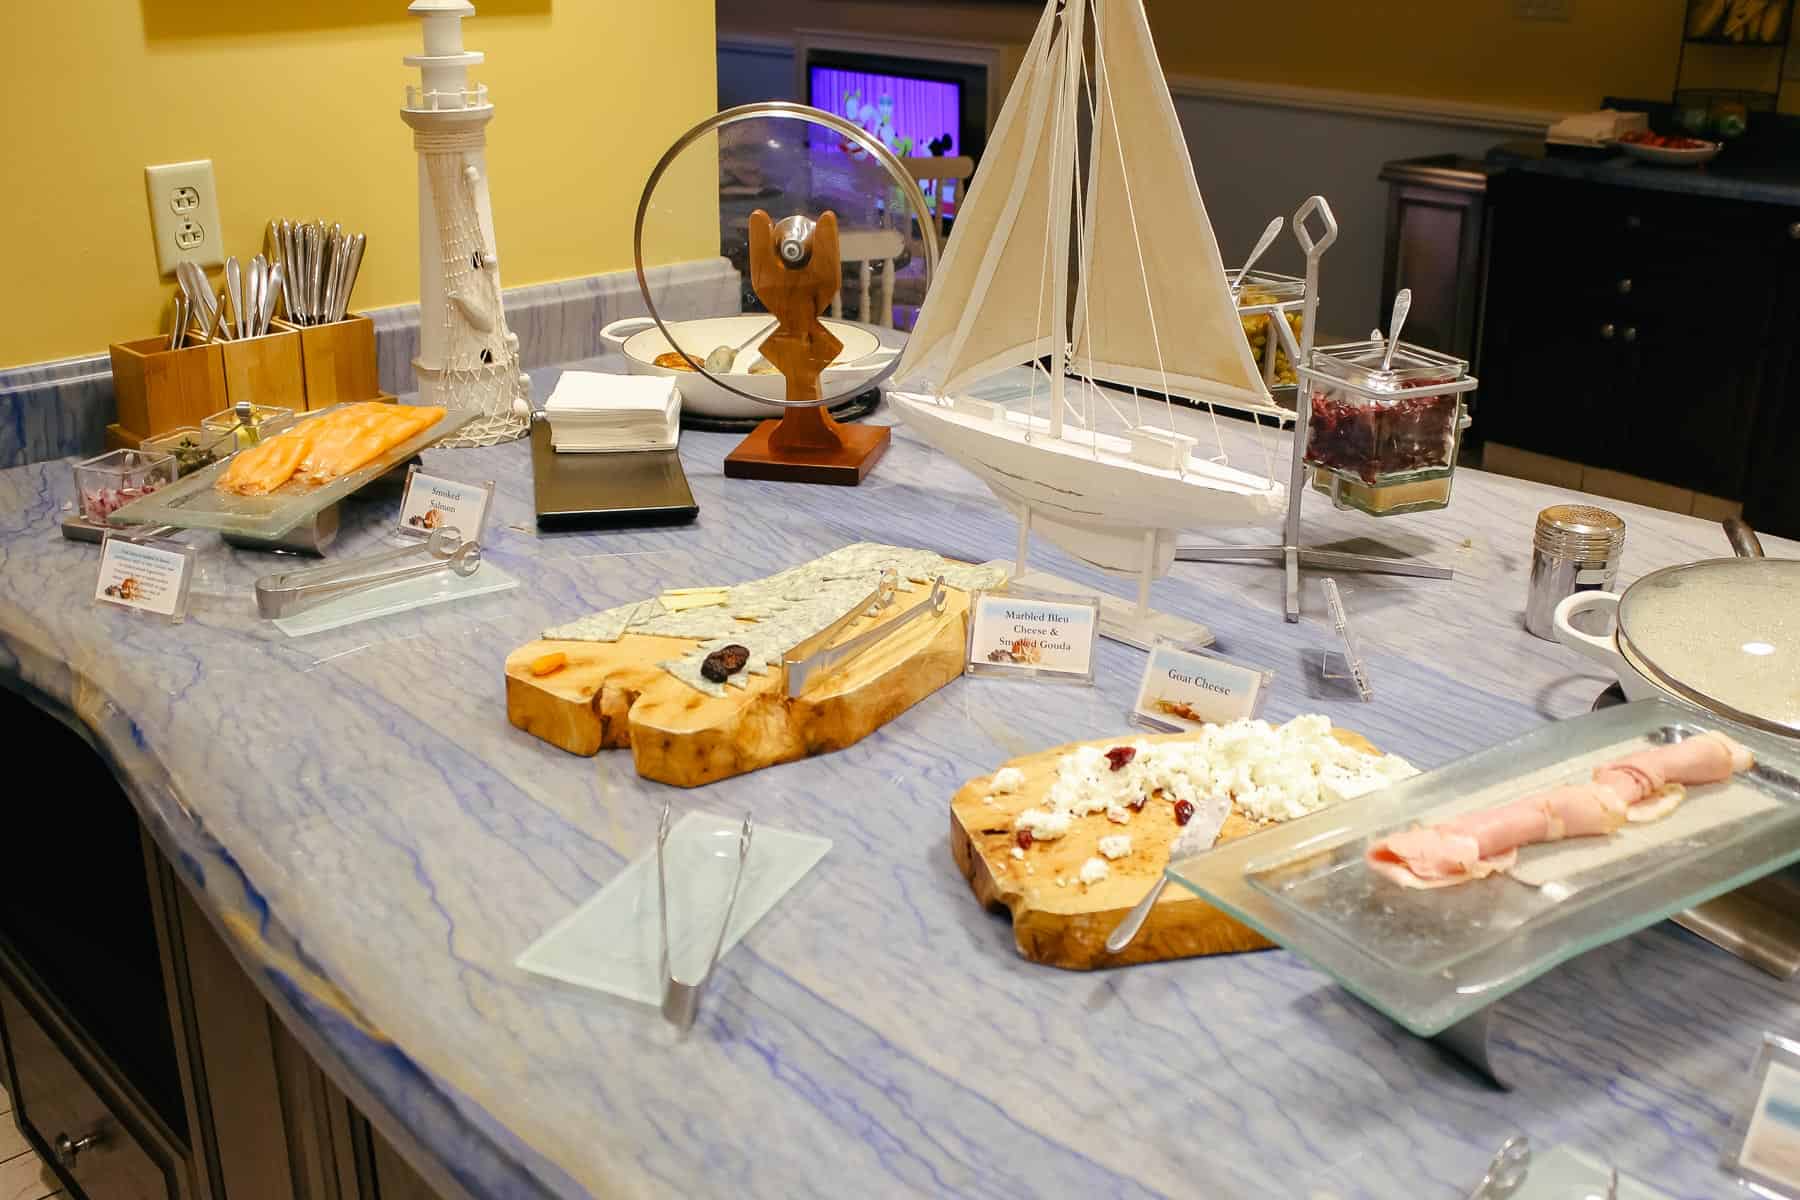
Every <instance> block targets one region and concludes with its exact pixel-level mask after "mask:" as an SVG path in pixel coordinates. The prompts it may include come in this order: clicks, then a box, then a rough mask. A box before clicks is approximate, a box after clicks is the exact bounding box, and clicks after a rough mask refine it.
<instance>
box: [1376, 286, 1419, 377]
mask: <svg viewBox="0 0 1800 1200" xmlns="http://www.w3.org/2000/svg"><path fill="white" fill-rule="evenodd" d="M1411 311H1412V289H1411V288H1401V289H1400V293H1399V294H1398V295H1397V296H1395V297H1394V315H1393V316H1391V317H1389V318H1388V344H1387V353H1386V354H1383V355H1382V356H1381V369H1382V370H1383V371H1386V370H1389V369H1391V368H1392V367H1393V365H1394V347H1396V346H1398V345H1399V344H1400V328H1401V326H1403V325H1405V324H1406V314H1407V313H1409V312H1411Z"/></svg>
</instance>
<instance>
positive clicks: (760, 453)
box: [725, 408, 893, 487]
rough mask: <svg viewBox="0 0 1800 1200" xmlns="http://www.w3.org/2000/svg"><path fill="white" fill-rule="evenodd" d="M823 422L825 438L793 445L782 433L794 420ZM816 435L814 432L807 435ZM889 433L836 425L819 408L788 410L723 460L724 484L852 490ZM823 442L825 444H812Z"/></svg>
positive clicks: (878, 455) (882, 449)
mask: <svg viewBox="0 0 1800 1200" xmlns="http://www.w3.org/2000/svg"><path fill="white" fill-rule="evenodd" d="M813 417H820V418H823V422H822V423H821V424H820V429H823V430H824V431H825V432H826V433H827V434H829V435H830V436H829V437H828V438H825V439H808V440H810V441H812V442H813V444H811V445H808V444H804V443H802V444H794V442H793V440H791V439H790V438H789V437H787V436H785V435H787V434H791V433H792V432H793V430H791V429H787V428H784V427H786V426H789V425H790V424H793V423H796V422H797V421H807V422H809V423H810V420H811V419H812V418H813ZM811 432H816V431H811ZM892 437H893V431H892V430H891V429H889V428H888V427H887V426H885V425H839V424H838V423H837V422H836V421H833V420H832V419H831V417H830V415H829V414H827V413H826V412H825V411H824V410H823V409H817V408H805V409H791V410H789V412H788V414H787V415H786V416H785V417H783V418H782V419H781V420H779V421H764V422H763V423H762V424H761V425H758V426H757V427H756V429H755V430H754V431H753V432H752V433H751V434H750V436H749V437H747V438H745V439H744V440H743V441H742V442H741V443H739V445H738V448H737V449H736V450H733V451H732V452H731V453H730V454H729V455H727V456H726V458H725V475H726V477H727V478H730V479H773V480H776V481H778V482H782V483H827V484H835V485H837V486H839V487H855V486H856V485H857V484H859V483H861V482H862V481H863V477H864V476H866V475H867V474H868V473H869V472H870V471H871V470H873V469H874V466H875V464H876V463H877V462H878V461H880V459H881V456H882V454H883V453H885V452H886V450H887V448H888V442H889V440H891V439H892ZM820 441H824V442H825V444H823V445H821V444H818V443H819V442H820Z"/></svg>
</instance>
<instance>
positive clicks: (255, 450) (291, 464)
mask: <svg viewBox="0 0 1800 1200" xmlns="http://www.w3.org/2000/svg"><path fill="white" fill-rule="evenodd" d="M313 432H314V426H313V422H311V421H306V422H303V423H302V424H299V425H296V426H294V427H293V428H292V429H289V430H286V431H284V432H282V433H278V434H276V435H275V436H274V437H272V438H270V439H269V440H268V441H266V442H263V443H262V444H261V445H258V446H251V447H250V448H249V449H247V450H240V451H238V452H237V454H235V455H234V456H232V459H231V465H230V466H229V467H227V468H225V473H224V474H223V475H221V476H219V481H218V482H217V483H216V484H214V485H213V486H214V487H216V488H217V489H218V490H219V491H221V492H235V493H237V494H238V495H240V496H266V495H268V494H269V493H270V492H272V491H274V490H275V489H276V488H278V487H280V486H281V485H282V484H284V483H286V482H287V481H288V480H289V479H292V478H293V477H294V472H295V471H297V470H299V469H300V462H301V460H302V459H304V458H305V457H306V454H307V451H309V450H311V449H312V443H313Z"/></svg>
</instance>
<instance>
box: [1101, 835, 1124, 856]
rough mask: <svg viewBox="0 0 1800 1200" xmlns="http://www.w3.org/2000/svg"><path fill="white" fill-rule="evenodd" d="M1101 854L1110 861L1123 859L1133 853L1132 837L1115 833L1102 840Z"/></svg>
mask: <svg viewBox="0 0 1800 1200" xmlns="http://www.w3.org/2000/svg"><path fill="white" fill-rule="evenodd" d="M1100 853H1101V854H1103V855H1104V856H1106V857H1107V858H1109V859H1121V858H1124V857H1125V856H1126V855H1127V854H1130V853H1131V835H1130V834H1129V833H1115V834H1113V835H1112V836H1111V837H1103V838H1101V839H1100Z"/></svg>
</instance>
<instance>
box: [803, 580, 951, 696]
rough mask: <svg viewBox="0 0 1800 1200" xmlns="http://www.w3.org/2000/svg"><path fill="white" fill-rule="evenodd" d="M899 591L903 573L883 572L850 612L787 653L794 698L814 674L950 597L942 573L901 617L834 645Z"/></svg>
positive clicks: (938, 607) (932, 610)
mask: <svg viewBox="0 0 1800 1200" xmlns="http://www.w3.org/2000/svg"><path fill="white" fill-rule="evenodd" d="M899 591H900V574H899V572H897V571H895V570H894V569H893V568H892V567H888V568H886V569H885V570H883V571H882V572H881V580H880V582H879V583H877V584H876V585H875V590H874V591H872V592H870V593H869V594H868V595H867V596H864V597H863V598H862V599H861V600H858V601H857V602H856V605H855V607H853V608H851V609H850V611H849V612H847V613H845V614H844V615H843V616H841V617H839V618H838V619H837V620H835V621H833V622H832V623H831V624H830V625H827V626H826V627H825V628H824V629H821V630H820V631H819V632H818V633H815V634H813V635H812V636H811V637H809V638H807V639H806V640H805V641H803V642H801V643H800V644H799V645H798V646H795V647H794V648H793V649H792V650H789V651H788V652H787V657H786V660H785V661H784V663H783V665H784V666H786V667H787V694H788V698H789V699H793V698H795V697H797V696H799V695H800V693H801V692H803V691H805V690H806V684H807V681H808V680H810V679H812V677H813V676H815V675H822V674H824V673H825V672H827V671H829V670H831V669H832V668H833V667H835V666H837V665H838V664H839V663H841V662H844V661H845V660H846V659H850V658H854V657H855V656H856V655H858V654H861V653H862V652H863V651H864V650H867V649H868V648H869V647H870V646H873V645H874V644H875V643H877V642H880V641H884V640H885V639H887V638H888V637H890V636H892V635H893V633H894V632H895V631H896V630H899V629H901V628H902V627H904V626H905V625H906V624H908V623H909V622H911V621H913V620H915V619H916V618H918V617H922V616H926V615H928V614H929V615H932V616H935V615H937V614H938V613H941V612H943V611H944V606H945V604H947V603H948V602H949V596H948V594H947V593H946V592H945V590H944V577H943V576H942V575H939V576H938V577H937V579H936V580H935V581H934V582H933V583H932V585H931V594H930V595H928V596H926V597H925V600H924V602H923V603H921V604H916V605H914V606H913V608H912V610H911V611H910V612H908V613H907V614H906V615H905V616H903V617H900V618H899V619H898V620H894V621H889V622H888V623H887V624H885V625H882V626H880V627H879V628H876V629H871V630H868V631H867V632H866V633H860V634H858V635H857V636H855V637H853V638H851V639H850V640H849V641H847V642H845V643H844V644H843V645H841V646H833V645H832V644H831V639H832V638H834V637H836V636H837V635H838V634H840V633H842V632H843V631H844V630H845V629H846V628H847V627H848V626H849V625H850V623H851V622H852V621H855V620H856V619H857V618H858V617H860V616H863V615H864V614H866V613H868V612H869V610H870V609H874V610H875V611H876V612H881V611H883V610H885V609H887V608H889V607H891V606H892V605H893V603H894V597H895V596H896V595H897V594H898V593H899Z"/></svg>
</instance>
